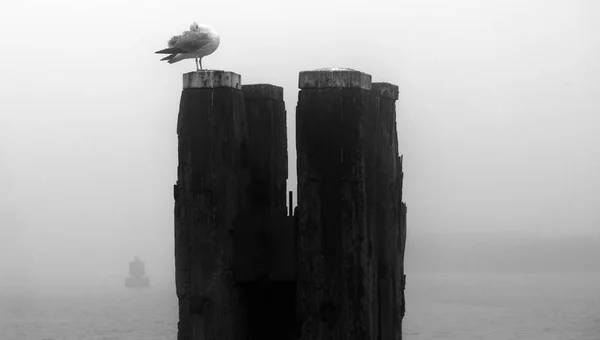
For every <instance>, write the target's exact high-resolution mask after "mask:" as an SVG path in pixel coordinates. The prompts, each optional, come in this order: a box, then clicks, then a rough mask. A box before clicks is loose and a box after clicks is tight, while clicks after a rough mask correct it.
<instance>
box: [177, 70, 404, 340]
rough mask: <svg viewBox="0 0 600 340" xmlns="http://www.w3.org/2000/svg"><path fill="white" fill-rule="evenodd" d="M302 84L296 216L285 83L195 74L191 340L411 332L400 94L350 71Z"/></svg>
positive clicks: (185, 300) (183, 144)
mask: <svg viewBox="0 0 600 340" xmlns="http://www.w3.org/2000/svg"><path fill="white" fill-rule="evenodd" d="M299 78H300V79H299V87H300V92H299V97H298V106H297V108H296V150H297V170H298V206H297V207H296V208H295V209H294V208H293V203H292V200H291V193H290V196H289V211H288V209H287V208H286V200H287V197H286V196H287V195H286V193H287V189H286V180H287V177H288V169H287V165H288V155H287V126H286V111H285V106H284V102H283V89H282V88H281V87H278V86H274V85H269V84H257V85H244V86H242V85H241V77H240V76H239V75H238V74H235V73H232V72H225V71H202V72H192V73H187V74H185V75H184V82H183V83H184V84H183V88H184V89H183V93H182V96H181V103H180V108H179V118H178V123H177V134H178V137H179V147H178V149H179V165H178V177H177V178H178V179H177V184H176V185H175V188H174V196H175V265H176V287H177V296H178V299H179V324H178V337H177V338H178V340H199V339H203V340H223V339H231V340H233V339H239V340H242V339H244V340H245V339H282V340H284V339H339V340H342V339H356V340H359V339H360V340H363V339H372V340H376V339H381V340H388V339H401V338H402V333H401V332H402V327H401V325H402V318H403V316H404V286H405V275H404V267H403V262H404V261H403V259H404V245H405V241H406V205H405V204H404V203H403V202H402V177H403V173H402V157H401V156H399V155H398V138H397V132H396V109H395V102H396V100H397V99H398V87H397V86H395V85H392V84H388V83H373V82H371V76H370V75H368V74H365V73H362V72H359V71H355V70H350V69H331V68H330V69H321V70H315V71H305V72H301V73H300V77H299Z"/></svg>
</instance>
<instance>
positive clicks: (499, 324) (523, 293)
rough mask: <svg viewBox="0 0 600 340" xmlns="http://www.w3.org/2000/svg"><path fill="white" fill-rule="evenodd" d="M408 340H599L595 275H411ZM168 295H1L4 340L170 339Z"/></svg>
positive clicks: (173, 315) (173, 310)
mask: <svg viewBox="0 0 600 340" xmlns="http://www.w3.org/2000/svg"><path fill="white" fill-rule="evenodd" d="M407 304H408V306H407V314H406V316H405V319H404V334H405V335H404V338H405V339H406V340H424V339H427V340H433V339H450V340H451V339H456V340H458V339H461V340H464V339H493V340H508V339H526V340H537V339H544V340H552V339H577V340H588V339H589V340H600V275H598V274H595V275H591V274H562V275H558V274H543V275H522V274H510V275H509V274H506V275H500V274H493V275H492V274H480V275H466V274H462V275H461V274H451V275H448V274H436V275H424V274H421V275H417V274H414V275H409V276H408V282H407ZM176 328H177V301H176V298H175V294H174V292H173V291H172V290H159V289H153V288H150V289H148V290H143V291H136V290H127V289H121V288H114V289H97V288H96V289H87V290H83V289H75V290H65V289H63V290H59V289H46V290H45V291H35V292H34V291H21V292H15V291H11V292H10V294H9V292H7V291H6V290H0V339H1V340H13V339H14V340H30V339H32V340H33V339H35V340H50V339H51V340H71V339H72V340H82V339H94V340H95V339H106V340H109V339H119V340H120V339H147V340H167V339H168V340H174V339H175V338H176Z"/></svg>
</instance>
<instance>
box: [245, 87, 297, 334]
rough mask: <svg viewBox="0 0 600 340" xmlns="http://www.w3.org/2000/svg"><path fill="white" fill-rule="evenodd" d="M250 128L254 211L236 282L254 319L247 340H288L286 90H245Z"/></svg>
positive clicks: (291, 270) (290, 270) (291, 313)
mask: <svg viewBox="0 0 600 340" xmlns="http://www.w3.org/2000/svg"><path fill="white" fill-rule="evenodd" d="M242 91H243V93H244V99H245V103H246V105H245V106H246V119H247V126H248V162H249V169H250V186H249V188H248V197H249V202H248V206H249V208H250V209H249V210H248V211H246V212H245V213H244V214H242V215H240V218H239V219H238V223H237V224H236V228H235V236H234V247H235V251H234V277H235V280H236V282H237V283H238V285H239V287H241V289H242V292H243V294H242V295H243V296H244V299H245V301H246V306H245V307H246V311H247V315H248V327H247V333H246V335H247V337H246V338H244V339H250V340H253V339H285V338H286V337H288V336H289V335H290V334H291V333H292V332H293V330H294V326H295V324H294V318H295V308H294V306H295V281H294V280H295V266H294V264H295V254H294V253H295V238H294V235H293V225H292V224H291V223H290V221H291V219H290V218H288V216H287V210H286V180H287V164H288V162H287V128H286V125H287V124H286V112H285V105H284V102H283V89H282V88H281V87H278V86H274V85H269V84H255V85H244V86H242Z"/></svg>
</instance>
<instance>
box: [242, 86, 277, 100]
mask: <svg viewBox="0 0 600 340" xmlns="http://www.w3.org/2000/svg"><path fill="white" fill-rule="evenodd" d="M242 91H244V98H260V99H275V100H283V87H281V86H275V85H271V84H249V85H242Z"/></svg>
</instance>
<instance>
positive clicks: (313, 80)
mask: <svg viewBox="0 0 600 340" xmlns="http://www.w3.org/2000/svg"><path fill="white" fill-rule="evenodd" d="M298 87H299V88H300V89H324V88H359V89H363V90H371V75H370V74H367V73H364V72H360V71H357V70H353V69H351V68H344V67H327V68H320V69H317V70H312V71H302V72H300V77H299V79H298Z"/></svg>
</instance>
